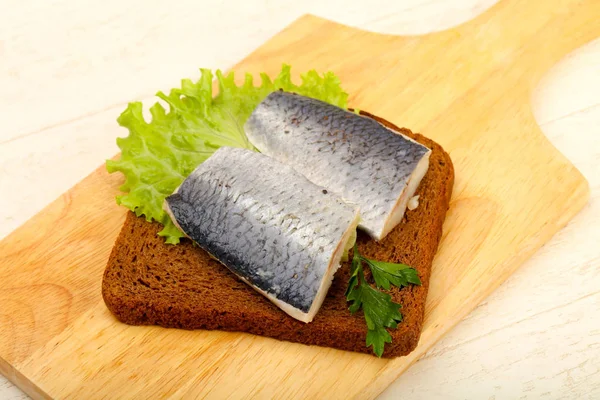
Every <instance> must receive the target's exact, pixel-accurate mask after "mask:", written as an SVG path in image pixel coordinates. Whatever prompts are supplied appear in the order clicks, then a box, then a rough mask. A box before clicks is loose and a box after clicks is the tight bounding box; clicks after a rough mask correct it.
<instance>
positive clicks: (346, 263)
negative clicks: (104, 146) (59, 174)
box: [102, 66, 454, 357]
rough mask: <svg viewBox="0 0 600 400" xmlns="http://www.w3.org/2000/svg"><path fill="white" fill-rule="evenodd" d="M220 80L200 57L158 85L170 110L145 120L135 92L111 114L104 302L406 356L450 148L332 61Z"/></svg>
mask: <svg viewBox="0 0 600 400" xmlns="http://www.w3.org/2000/svg"><path fill="white" fill-rule="evenodd" d="M217 79H218V83H219V93H218V94H217V96H215V97H213V96H212V74H211V73H210V71H207V70H202V76H201V78H200V80H199V81H198V82H197V83H192V82H191V81H187V80H185V81H183V83H182V87H181V89H175V90H173V91H171V93H170V95H168V96H167V95H165V94H162V93H159V94H158V96H159V97H160V98H161V99H162V100H164V101H165V102H166V103H167V104H168V107H169V110H168V111H166V110H165V108H164V107H163V106H162V105H161V104H159V103H157V104H156V105H154V106H153V107H152V108H151V110H150V111H151V114H152V120H151V121H150V122H146V121H145V120H144V117H143V115H142V106H141V104H140V103H132V104H130V105H129V107H128V108H127V110H126V111H125V112H124V113H123V114H122V115H121V117H120V118H119V122H120V123H121V125H123V126H125V127H126V128H128V129H129V136H128V137H126V138H124V139H119V141H118V143H119V146H120V148H121V150H122V154H121V158H120V159H119V160H116V161H108V162H107V166H108V168H109V171H111V172H113V171H120V172H122V173H123V174H124V175H125V177H126V181H125V184H124V185H123V187H122V188H121V189H122V191H124V192H126V194H124V195H122V196H119V197H118V198H117V201H118V202H119V203H120V204H122V205H124V206H126V207H128V208H129V209H130V210H131V211H133V212H132V213H129V214H128V216H127V219H126V222H125V225H124V226H123V229H122V231H121V233H120V235H119V237H118V239H117V241H116V243H115V246H114V248H113V251H112V254H111V257H110V259H109V261H108V265H107V268H106V271H105V274H104V280H103V285H102V293H103V297H104V300H105V302H106V305H107V306H108V308H109V309H110V310H111V311H112V312H113V314H114V315H115V316H116V317H117V318H118V319H119V320H121V321H123V322H125V323H129V324H136V325H140V324H148V325H149V324H156V325H161V326H164V327H173V328H184V329H221V330H228V331H240V332H248V333H252V334H257V335H263V336H269V337H272V338H276V339H281V340H288V341H293V342H299V343H304V344H311V345H319V346H327V347H334V348H338V349H342V350H351V351H358V352H365V353H369V352H371V351H372V352H374V353H375V354H376V355H378V356H382V355H383V356H385V357H396V356H401V355H406V354H408V353H409V352H410V351H412V350H413V349H414V348H415V347H416V345H417V343H418V340H419V336H420V332H421V327H422V324H423V316H424V306H425V299H426V295H427V287H428V284H429V276H430V273H431V264H432V260H433V257H434V255H435V252H436V250H437V246H438V242H439V240H440V237H441V233H442V224H443V221H444V218H445V214H446V210H447V208H448V203H449V200H450V195H451V191H452V185H453V179H454V172H453V168H452V163H451V161H450V158H449V156H448V154H447V153H445V152H444V150H443V149H442V148H441V147H440V146H439V145H438V144H436V143H435V142H433V141H431V140H429V139H427V138H425V137H423V136H421V135H419V134H413V133H412V132H411V131H409V130H407V129H401V128H398V127H396V126H394V125H392V124H391V123H389V122H387V121H384V120H382V119H380V118H378V117H375V116H374V115H371V114H369V113H366V112H363V111H360V112H359V111H356V110H352V109H348V107H347V104H346V101H347V100H346V99H347V95H346V93H344V92H343V91H342V89H341V87H340V84H339V80H338V79H337V78H336V77H335V75H333V74H332V73H326V74H324V75H323V76H321V75H319V74H317V73H316V72H315V71H311V72H309V73H308V74H306V75H304V76H303V79H302V84H301V85H294V84H293V83H292V82H291V79H290V70H289V67H288V66H284V68H283V70H282V72H281V74H280V75H279V76H278V77H277V79H275V80H274V81H271V80H270V79H269V78H268V77H267V76H266V75H263V76H262V84H261V85H260V86H254V85H253V84H252V79H251V77H249V76H247V78H246V82H245V83H244V84H243V85H242V86H237V85H236V84H235V83H234V79H233V74H230V75H228V76H226V77H225V76H223V75H221V74H220V72H218V73H217ZM142 216H144V217H145V218H142ZM357 228H358V234H357ZM180 239H181V240H180ZM386 343H387V345H386ZM370 347H372V348H370Z"/></svg>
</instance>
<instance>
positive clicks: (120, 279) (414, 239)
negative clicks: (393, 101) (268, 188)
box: [102, 113, 454, 357]
mask: <svg viewBox="0 0 600 400" xmlns="http://www.w3.org/2000/svg"><path fill="white" fill-rule="evenodd" d="M363 114H365V115H368V116H370V117H372V118H374V119H376V120H378V121H379V122H381V123H382V124H384V125H386V126H388V127H390V128H392V129H395V130H397V131H400V132H402V133H403V134H405V135H407V136H410V137H412V138H414V139H415V140H417V141H418V142H420V143H422V144H424V145H425V146H427V147H429V148H430V149H432V150H433V151H432V154H431V158H430V166H429V170H428V172H427V174H426V175H425V178H424V179H423V180H422V182H421V185H420V186H419V189H418V191H417V194H419V195H420V200H419V203H420V204H419V207H418V208H417V209H416V210H414V211H408V210H407V212H406V215H405V216H404V219H403V221H402V222H401V223H400V224H399V225H398V226H397V227H396V228H395V229H394V230H393V231H392V232H391V233H390V234H389V235H388V236H387V237H386V238H385V239H384V240H383V241H381V242H379V243H377V242H375V241H373V240H371V239H370V238H369V237H368V236H367V235H365V234H363V233H362V232H359V235H358V239H357V242H358V248H359V250H360V252H361V253H362V254H364V255H365V256H367V257H371V258H374V259H377V260H385V261H392V262H403V263H406V264H408V265H411V266H413V267H414V268H416V269H417V271H418V274H419V277H420V278H421V280H422V282H423V285H422V286H410V287H406V288H403V289H398V288H393V289H392V290H391V291H390V293H391V295H392V297H393V299H394V301H396V302H398V303H400V304H402V309H401V312H402V314H403V316H404V320H403V321H402V322H401V323H400V324H399V325H398V329H395V330H391V331H390V333H391V335H392V343H391V344H388V345H386V347H385V352H384V357H397V356H402V355H406V354H408V353H410V352H411V351H412V350H413V349H414V348H415V347H416V346H417V343H418V341H419V336H420V334H421V328H422V325H423V314H424V308H425V299H426V297H427V289H428V287H429V275H430V272H431V264H432V261H433V257H434V255H435V253H436V250H437V246H438V243H439V240H440V237H441V234H442V224H443V222H444V218H445V216H446V210H447V209H448V204H449V202H450V195H451V192H452V185H453V182H454V169H453V167H452V162H451V160H450V157H449V156H448V154H447V153H446V152H445V151H444V150H443V149H442V147H441V146H440V145H438V144H437V143H435V142H433V141H431V140H429V139H427V138H425V137H424V136H422V135H419V134H414V133H412V132H411V131H409V130H407V129H399V128H397V127H395V126H394V125H392V124H390V123H388V122H386V121H383V120H381V119H379V118H377V117H375V116H372V115H370V114H367V113H363ZM160 229H161V226H160V225H159V224H158V223H149V222H146V221H145V220H144V219H143V218H138V217H136V216H135V214H134V213H131V212H130V213H128V215H127V219H126V221H125V224H124V226H123V229H122V230H121V233H120V234H119V237H118V238H117V241H116V243H115V246H114V248H113V250H112V254H111V256H110V259H109V260H108V264H107V266H106V271H105V273H104V280H103V282H102V295H103V297H104V301H105V303H106V305H107V307H108V308H109V309H110V311H111V312H112V313H113V314H114V315H115V316H116V317H117V318H118V319H119V320H120V321H122V322H125V323H127V324H133V325H161V326H164V327H169V328H184V329H220V330H226V331H239V332H248V333H252V334H256V335H263V336H269V337H273V338H276V339H281V340H288V341H292V342H298V343H304V344H308V345H318V346H326V347H334V348H337V349H342V350H350V351H356V352H362V353H369V354H372V350H371V348H367V347H366V346H365V337H366V334H367V328H366V325H365V320H364V317H363V315H362V312H359V313H357V314H356V315H351V314H350V312H349V311H348V303H347V302H346V298H345V297H344V292H345V290H346V285H347V282H348V277H349V263H345V264H343V265H342V267H341V268H340V269H339V270H338V272H337V273H336V275H335V278H334V281H333V284H332V286H331V289H330V290H329V293H328V295H327V298H326V300H325V302H324V303H323V306H322V307H321V309H320V310H319V312H318V313H317V315H316V317H315V319H314V320H313V322H311V323H308V324H305V323H303V322H300V321H297V320H295V319H293V318H291V317H289V316H288V315H287V314H285V313H284V312H283V311H281V310H280V309H278V308H277V307H276V306H274V305H273V304H272V303H271V302H269V301H268V300H267V299H266V298H265V297H263V296H262V295H260V294H259V293H258V292H256V291H255V290H253V289H252V288H251V287H250V286H248V285H247V284H245V283H244V282H242V281H241V280H239V279H238V278H237V277H236V276H235V275H234V274H232V273H231V272H229V270H228V269H227V268H225V267H224V266H223V265H221V264H220V263H219V262H217V261H215V260H213V259H212V258H211V257H210V256H209V255H208V254H207V253H206V252H204V251H203V250H201V249H200V248H198V247H197V246H194V245H193V244H192V243H191V242H190V241H189V240H183V241H182V243H181V244H180V245H178V246H173V245H168V244H165V243H164V239H163V238H162V237H159V236H157V232H158V231H159V230H160ZM368 278H370V277H368Z"/></svg>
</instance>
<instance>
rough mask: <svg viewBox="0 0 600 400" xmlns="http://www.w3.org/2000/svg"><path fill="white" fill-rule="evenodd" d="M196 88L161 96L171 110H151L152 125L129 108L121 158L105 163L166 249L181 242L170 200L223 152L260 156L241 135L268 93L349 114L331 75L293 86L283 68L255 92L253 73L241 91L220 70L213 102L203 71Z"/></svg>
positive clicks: (311, 76) (309, 76) (137, 106)
mask: <svg viewBox="0 0 600 400" xmlns="http://www.w3.org/2000/svg"><path fill="white" fill-rule="evenodd" d="M200 71H201V76H200V79H199V80H198V81H197V82H192V81H191V80H188V79H184V80H182V81H181V87H180V88H177V89H172V90H171V91H170V92H169V94H168V95H167V94H165V93H163V92H158V93H157V97H159V98H160V99H161V100H162V101H163V102H164V103H166V104H167V105H168V110H167V109H165V108H164V107H163V105H161V104H160V103H156V104H154V105H153V106H152V107H151V108H150V114H151V119H150V121H146V120H145V118H144V116H143V108H142V103H140V102H134V103H130V104H129V105H128V106H127V108H126V109H125V111H123V113H122V114H121V116H120V117H119V118H118V119H117V121H118V123H119V125H121V126H123V127H124V128H127V129H128V130H129V135H128V136H127V137H125V138H119V139H117V145H118V146H119V148H120V149H121V157H120V159H118V160H108V161H107V162H106V168H107V170H108V172H110V173H113V172H121V173H123V175H125V183H124V184H123V185H122V186H121V188H120V189H121V191H122V192H124V193H125V194H123V195H120V196H118V197H117V203H118V204H120V205H123V206H125V207H127V208H129V209H130V210H132V211H134V212H135V213H136V215H138V216H141V215H144V216H145V217H146V220H148V221H153V220H155V221H158V222H160V223H161V224H162V225H163V226H164V229H163V230H162V231H161V232H160V233H159V235H161V236H164V237H165V239H166V242H167V243H172V244H176V243H179V239H180V238H182V237H183V234H182V233H181V232H180V231H179V230H178V229H177V228H176V227H175V225H174V224H173V222H172V221H171V219H170V218H169V216H168V215H167V213H166V212H165V211H164V210H163V208H162V206H163V202H164V199H165V197H166V196H168V195H170V194H171V193H173V191H174V190H175V189H176V188H177V187H178V186H179V185H180V184H181V183H182V182H183V180H184V179H185V178H186V177H187V176H188V175H189V174H190V173H191V172H192V171H193V170H194V169H195V168H196V167H197V166H198V165H200V164H201V163H202V162H204V161H205V160H206V159H207V158H208V157H210V155H211V154H212V153H214V152H215V150H217V149H218V148H219V147H221V146H232V147H242V148H247V149H251V150H255V149H254V146H252V144H251V143H250V142H249V141H248V139H247V138H246V135H245V133H244V129H243V127H244V124H245V123H246V120H247V119H248V117H249V116H250V114H251V113H252V111H253V110H254V108H256V106H257V105H258V104H259V103H260V102H261V101H262V100H263V99H264V98H265V97H266V96H267V95H268V94H269V93H271V92H273V91H275V90H279V89H283V90H286V91H290V92H296V93H299V94H302V95H304V96H309V97H314V98H317V99H319V100H323V101H325V102H328V103H331V104H334V105H336V106H338V107H342V108H347V98H348V94H347V93H345V92H344V91H343V90H342V88H341V86H340V81H339V79H338V78H337V77H336V76H335V75H334V74H333V73H331V72H326V73H324V74H322V75H321V74H319V73H317V72H316V71H314V70H313V71H309V72H307V73H306V74H305V75H303V76H302V77H301V80H302V81H301V83H300V84H299V85H296V84H294V83H293V82H292V80H291V73H290V71H291V67H290V66H289V65H284V66H283V67H282V69H281V73H280V74H279V75H278V76H277V77H276V78H275V79H274V80H273V81H272V80H271V79H270V78H269V77H268V76H267V75H266V74H261V75H260V78H261V82H260V85H258V86H255V85H254V83H253V78H252V75H250V74H246V76H245V81H244V83H243V84H242V85H239V86H238V85H236V83H235V81H234V75H233V73H229V74H228V75H223V74H222V73H221V71H217V72H216V78H217V84H218V94H217V95H216V96H215V97H213V95H212V93H213V74H212V72H211V71H210V70H207V69H201V70H200Z"/></svg>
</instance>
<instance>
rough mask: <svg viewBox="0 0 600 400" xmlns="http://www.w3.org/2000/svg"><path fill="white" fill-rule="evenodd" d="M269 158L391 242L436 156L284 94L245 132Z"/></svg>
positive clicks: (347, 115)
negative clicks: (347, 205) (354, 210)
mask: <svg viewBox="0 0 600 400" xmlns="http://www.w3.org/2000/svg"><path fill="white" fill-rule="evenodd" d="M244 129H245V131H246V135H247V136H248V139H249V140H250V141H251V142H252V144H253V145H254V146H255V147H256V148H257V149H258V150H259V151H260V152H262V153H264V154H266V155H268V156H271V157H273V158H275V159H277V160H279V161H281V162H282V163H284V164H287V165H290V166H291V167H293V168H294V169H295V170H296V171H298V172H300V173H301V174H302V175H304V176H306V177H307V178H308V179H309V180H310V181H312V182H314V183H316V184H317V185H319V186H323V187H325V188H327V189H328V190H330V191H332V192H334V193H336V194H338V195H340V196H341V197H342V198H343V199H345V200H347V201H350V202H352V203H355V204H358V206H359V207H360V211H361V223H360V227H361V228H362V229H364V230H366V231H367V233H369V234H370V235H371V236H372V237H373V238H374V239H376V240H380V239H383V238H384V237H385V236H386V235H387V234H388V233H389V232H390V231H391V230H392V229H393V228H394V227H395V226H396V225H397V224H398V223H399V222H400V221H401V220H402V217H403V216H404V212H405V210H406V206H407V203H408V200H409V199H410V198H412V197H413V195H414V193H415V191H416V190H417V187H418V186H419V183H420V182H421V179H422V178H423V176H424V175H425V173H426V172H427V169H428V168H429V156H430V154H431V150H430V149H428V148H427V147H425V146H423V145H421V144H419V143H417V142H415V141H414V140H412V139H410V138H408V137H406V136H404V135H402V134H400V133H399V132H395V131H393V130H391V129H388V128H386V127H385V126H383V125H381V124H380V123H378V122H377V121H375V120H373V119H371V118H368V117H364V116H360V115H357V114H355V113H352V112H349V111H346V110H343V109H341V108H339V107H336V106H333V105H330V104H327V103H324V102H322V101H319V100H315V99H312V98H308V97H304V96H300V95H297V94H293V93H287V92H283V91H277V92H273V93H271V94H270V95H269V96H267V97H266V98H265V99H264V100H263V101H262V102H261V103H260V104H259V105H258V106H257V108H256V109H255V110H254V111H253V113H252V115H251V116H250V118H249V119H248V121H247V122H246V125H245V127H244Z"/></svg>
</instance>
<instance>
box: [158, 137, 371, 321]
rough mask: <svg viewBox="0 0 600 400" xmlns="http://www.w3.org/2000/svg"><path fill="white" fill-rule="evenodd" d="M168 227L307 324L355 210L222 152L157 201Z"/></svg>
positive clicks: (249, 158) (280, 170) (250, 156)
mask: <svg viewBox="0 0 600 400" xmlns="http://www.w3.org/2000/svg"><path fill="white" fill-rule="evenodd" d="M164 208H165V210H166V211H167V212H168V213H169V215H170V216H171V219H172V220H173V222H174V223H175V224H176V225H177V226H178V227H179V228H180V229H181V230H182V231H183V232H184V233H185V234H186V235H187V236H188V237H189V238H191V239H192V240H193V241H195V242H196V243H197V244H198V245H200V247H202V248H203V249H204V250H206V251H207V252H208V253H210V254H211V255H212V256H213V257H215V258H216V259H217V260H219V261H220V262H221V263H223V264H224V265H225V266H226V267H227V268H229V269H230V270H231V271H232V272H233V273H234V274H236V275H237V276H238V277H240V278H241V279H242V280H244V281H245V282H246V283H248V284H249V285H250V286H252V287H253V288H254V289H256V290H257V291H259V292H260V293H262V294H263V295H264V296H266V297H267V298H268V299H269V300H270V301H272V302H273V303H274V304H275V305H277V306H278V307H279V308H281V309H282V310H283V311H285V312H286V313H287V314H289V315H290V316H292V317H294V318H296V319H298V320H300V321H304V322H310V321H312V319H313V317H314V316H315V314H316V312H317V311H318V310H319V308H320V307H321V304H322V303H323V300H324V299H325V295H326V293H327V291H328V290H329V287H330V285H331V281H332V280H333V275H334V273H335V271H336V270H337V269H338V268H339V266H340V259H341V257H342V254H343V252H344V250H345V248H346V247H347V245H348V242H349V241H351V239H352V238H353V237H354V235H355V233H356V227H357V225H358V220H359V209H358V207H357V206H355V205H352V204H349V203H346V202H344V201H342V199H341V198H340V197H338V196H337V195H335V194H333V193H331V192H329V191H327V190H326V189H324V188H323V187H320V186H317V185H315V184H314V183H312V182H310V181H309V180H307V179H306V178H305V177H304V176H302V175H300V174H299V173H297V172H296V171H294V169H292V168H291V167H289V166H286V165H283V164H281V163H280V162H279V161H276V160H275V159H273V158H270V157H268V156H266V155H263V154H260V153H256V152H253V151H249V150H244V149H237V148H231V147H222V148H220V149H219V150H217V151H216V152H215V153H214V154H213V155H212V156H211V157H210V158H209V159H208V160H206V161H205V162H204V163H202V164H201V165H200V166H199V167H198V168H197V169H196V170H194V172H192V174H191V175H190V176H189V177H188V178H186V179H185V181H184V182H183V183H182V184H181V186H180V187H179V188H178V189H177V190H176V191H175V192H174V193H173V194H172V195H171V196H168V197H167V199H166V200H165V205H164Z"/></svg>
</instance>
